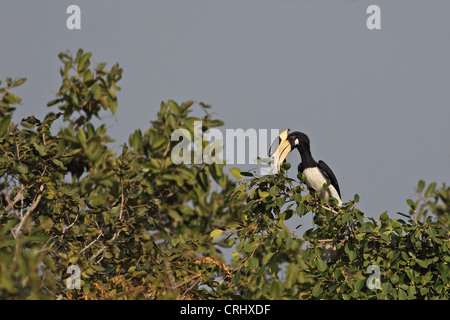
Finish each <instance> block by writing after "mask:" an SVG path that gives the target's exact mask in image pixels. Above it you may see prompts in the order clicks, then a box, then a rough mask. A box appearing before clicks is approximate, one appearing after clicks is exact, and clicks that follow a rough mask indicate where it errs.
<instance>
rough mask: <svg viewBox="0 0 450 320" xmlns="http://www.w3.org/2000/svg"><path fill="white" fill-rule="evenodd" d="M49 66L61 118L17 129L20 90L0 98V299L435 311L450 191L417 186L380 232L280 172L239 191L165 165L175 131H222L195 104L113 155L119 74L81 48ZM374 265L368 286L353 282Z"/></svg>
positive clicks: (220, 170)
mask: <svg viewBox="0 0 450 320" xmlns="http://www.w3.org/2000/svg"><path fill="white" fill-rule="evenodd" d="M58 57H59V59H60V60H61V62H62V67H61V69H60V74H61V77H62V84H61V87H60V89H59V91H58V92H57V94H56V98H55V100H53V101H50V102H49V103H48V106H49V107H50V108H56V107H57V108H58V109H59V112H56V111H57V110H55V112H53V111H51V112H49V113H48V114H47V116H46V117H45V118H44V119H42V120H39V119H37V118H35V117H34V116H30V117H27V118H25V119H23V120H22V121H21V122H20V124H15V123H13V122H12V115H13V112H14V110H15V105H17V104H18V103H20V98H18V97H17V96H15V95H14V94H13V93H12V91H13V89H14V88H15V87H17V86H19V85H21V84H23V83H24V82H25V79H18V80H12V79H11V78H7V79H6V86H5V87H0V95H1V100H0V115H1V119H0V190H1V191H0V192H1V193H0V298H3V299H5V298H8V299H9V298H13V299H229V298H238V297H239V298H248V299H265V298H268V299H299V298H301V299H310V298H328V299H336V298H338V299H340V298H344V299H351V298H358V299H371V298H381V299H403V298H405V299H406V298H422V299H435V298H438V299H448V295H449V280H450V279H449V272H448V271H449V270H448V262H449V252H448V247H449V242H448V239H449V231H448V221H449V220H448V217H449V204H450V188H447V187H446V186H445V185H444V186H442V188H440V189H437V188H436V184H435V183H431V184H429V185H428V187H427V188H425V183H424V182H423V181H420V182H419V186H418V195H420V196H418V199H417V201H413V200H408V201H407V203H408V205H409V206H410V208H411V209H410V212H409V213H408V214H401V216H402V217H403V218H405V219H406V220H405V219H392V218H389V217H388V216H387V214H386V213H383V214H382V215H381V216H380V220H379V221H378V220H374V219H372V218H369V219H368V218H366V217H365V215H364V213H362V212H361V211H360V210H358V208H357V207H356V204H357V202H358V196H357V195H356V196H355V199H354V201H351V202H348V203H346V204H344V206H343V208H342V210H339V211H335V210H332V209H330V208H328V207H327V206H326V205H325V204H324V203H321V202H320V199H316V198H313V197H312V196H311V195H309V194H308V193H307V192H306V191H305V190H304V188H303V185H302V184H301V183H298V182H296V181H294V180H292V179H289V178H288V177H287V176H286V175H285V174H284V170H285V169H287V168H288V167H289V164H284V165H283V170H282V172H281V173H280V174H277V175H274V176H263V177H257V176H255V175H254V174H253V173H250V172H241V171H240V170H239V169H237V168H234V169H232V170H231V174H232V175H233V176H234V178H235V179H236V180H237V181H235V179H234V178H231V177H230V176H229V175H228V173H227V172H225V171H224V164H217V163H213V164H205V163H203V164H183V163H182V164H174V163H173V162H172V160H171V157H170V152H171V150H172V149H173V148H174V147H175V146H176V145H177V143H178V141H172V139H171V135H172V132H173V131H174V130H176V129H185V130H186V131H185V132H189V134H190V135H191V136H193V135H194V132H195V130H201V133H204V132H206V131H207V130H208V129H209V128H212V127H216V126H221V125H223V122H221V121H220V120H217V119H213V118H212V115H211V114H210V113H209V109H210V108H211V106H210V105H208V104H205V103H195V102H193V101H187V102H184V103H181V104H178V103H176V102H175V101H172V100H168V101H166V102H162V103H161V106H160V111H159V112H158V114H157V118H156V119H155V120H153V121H151V122H150V127H149V128H148V130H146V131H145V132H143V133H142V131H141V130H136V131H135V132H134V133H132V134H131V135H130V137H129V139H128V144H123V147H122V150H121V151H120V152H119V153H117V152H115V151H114V150H112V149H111V147H110V144H111V142H113V140H112V139H111V138H110V137H109V136H108V135H107V128H106V126H105V124H101V119H102V112H104V111H108V110H109V111H110V112H111V113H112V114H114V113H115V111H116V109H117V107H118V101H117V91H119V90H120V88H119V87H118V86H117V83H118V82H119V81H120V79H121V76H122V69H121V68H120V67H119V65H118V64H115V65H113V66H112V67H111V68H110V69H109V70H108V69H107V68H106V63H100V64H98V65H96V66H94V67H92V66H91V64H90V58H91V54H90V53H85V52H84V51H83V50H81V49H80V50H79V51H78V52H77V53H76V55H75V56H72V55H70V54H69V53H61V54H59V56H58ZM0 85H1V83H0ZM102 109H103V110H104V111H102ZM198 110H200V111H201V112H203V114H204V115H203V117H195V116H192V114H194V113H195V112H196V111H198ZM94 118H98V119H99V120H100V121H96V122H95V123H99V122H100V124H99V125H95V123H94V122H93V119H94ZM58 119H59V120H58ZM56 120H58V121H61V120H62V125H63V126H62V127H61V128H59V129H55V128H54V123H55V121H56ZM200 120H201V121H202V128H200V129H199V128H196V127H194V122H195V121H200ZM52 132H56V134H54V133H52ZM206 147H207V142H204V141H203V142H202V146H201V148H202V151H203V150H205V148H206ZM299 178H301V177H299ZM294 214H297V215H299V216H301V217H304V216H306V215H312V216H313V220H314V227H313V228H312V229H310V230H308V231H307V232H305V234H304V235H303V237H297V236H295V232H294V231H291V230H289V229H288V228H287V227H286V226H285V221H286V220H288V219H290V218H291V217H292V216H293V215H294ZM224 249H226V250H224ZM230 249H231V250H232V251H233V253H232V254H231V261H227V260H228V259H227V258H228V256H227V255H228V254H227V253H225V252H229V251H230ZM372 265H374V266H377V267H378V268H379V272H380V273H379V279H380V281H379V284H380V289H369V288H368V286H367V285H366V283H367V282H366V281H367V278H368V277H370V273H367V268H368V267H369V266H372ZM72 270H75V273H72ZM77 271H79V273H80V274H79V280H80V281H79V285H80V286H79V288H78V287H77V286H75V287H72V286H70V284H71V283H72V280H73V279H74V278H77V277H78V274H77ZM376 280H377V279H375V281H374V282H373V284H375V285H376V284H377V282H376Z"/></svg>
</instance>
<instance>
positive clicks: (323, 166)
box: [317, 160, 341, 197]
mask: <svg viewBox="0 0 450 320" xmlns="http://www.w3.org/2000/svg"><path fill="white" fill-rule="evenodd" d="M317 167H318V168H319V169H320V170H322V172H323V174H324V175H325V176H326V177H327V178H328V179H330V182H331V185H332V186H333V187H334V188H335V189H336V191H337V193H338V194H339V197H340V196H341V190H339V183H338V181H337V179H336V176H335V175H334V173H333V171H331V169H330V167H329V166H327V164H326V163H325V162H323V161H322V160H319V162H318V163H317Z"/></svg>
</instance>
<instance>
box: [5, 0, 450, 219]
mask: <svg viewBox="0 0 450 320" xmlns="http://www.w3.org/2000/svg"><path fill="white" fill-rule="evenodd" d="M72 4H76V5H78V6H79V7H80V9H81V30H69V29H67V27H66V20H67V18H68V17H69V14H67V13H66V9H67V7H68V6H69V5H72ZM373 4H375V5H378V6H379V7H380V8H381V30H369V29H368V28H367V26H366V20H367V18H368V17H369V14H367V13H366V10H367V7H368V6H370V5H373ZM449 12H450V1H448V0H434V1H429V0H397V1H392V0H390V1H387V0H386V1H375V0H374V1H358V0H353V1H352V0H327V1H325V0H270V1H269V0H239V1H238V0H233V1H229V0H227V1H225V0H221V1H214V0H202V1H198V0H178V1H175V0H173V1H168V0H159V1H156V0H151V1H137V0H133V1H113V0H96V1H87V0H86V1H76V0H71V1H61V0H52V1H50V0H45V1H44V0H42V1H32V0H28V1H24V0H2V3H1V8H0V29H1V30H2V36H1V43H2V45H1V50H0V79H1V80H4V79H5V78H6V77H7V76H10V77H13V78H19V77H27V78H28V81H27V82H26V83H25V84H24V85H23V86H22V87H20V88H18V89H17V90H16V91H15V93H16V94H17V95H19V96H20V97H22V99H23V103H22V106H19V108H18V111H17V114H16V116H15V118H14V119H15V121H18V120H19V119H21V118H22V117H25V116H28V115H30V114H34V115H36V116H37V117H38V118H39V117H41V118H42V117H43V116H44V115H45V114H46V113H47V112H49V111H50V110H51V109H49V108H47V107H46V103H47V102H48V101H50V100H52V99H54V97H55V93H56V92H57V91H58V88H59V86H60V76H59V72H58V70H59V67H60V65H61V63H60V61H59V60H58V58H57V54H58V53H59V52H61V51H67V50H69V51H71V52H72V53H76V51H77V50H78V48H83V49H84V50H85V51H90V52H92V53H93V58H92V60H93V61H94V62H96V63H99V62H103V61H106V62H108V65H109V66H112V64H114V63H116V62H119V64H120V66H121V67H122V68H123V69H124V74H123V78H122V80H121V81H120V82H119V86H120V87H121V88H122V91H121V92H120V93H119V95H118V99H119V108H118V111H117V113H116V115H115V116H114V117H111V116H110V115H109V114H106V116H107V117H106V118H105V121H106V122H107V123H108V124H109V126H110V135H111V136H112V137H113V138H115V139H116V144H115V146H116V147H117V146H119V145H120V144H122V143H124V142H127V141H128V136H129V135H130V134H131V133H133V132H134V130H135V129H138V128H140V129H141V130H143V131H145V130H146V129H147V128H148V127H149V121H150V120H153V119H155V116H156V113H157V111H158V109H159V105H160V102H161V101H163V100H168V99H174V100H176V101H178V102H183V101H186V100H190V99H193V100H195V101H198V102H200V101H203V102H206V103H210V104H212V105H213V111H214V113H215V116H216V117H217V118H219V119H221V120H224V121H225V128H223V130H225V129H238V128H242V129H244V130H246V129H248V128H255V129H268V130H270V129H280V131H282V130H285V129H287V128H290V129H291V130H293V131H302V132H304V133H306V134H307V135H308V136H309V138H310V140H311V149H312V154H313V156H314V157H315V159H316V160H320V159H322V160H324V161H325V162H326V163H327V164H328V165H329V166H330V167H331V168H332V169H333V171H334V173H335V175H336V176H337V178H338V180H339V183H340V188H341V192H342V198H343V201H347V200H350V199H353V195H354V194H355V193H358V194H359V195H360V198H361V200H360V205H359V207H360V209H361V210H363V211H364V212H366V214H367V215H368V216H373V217H376V218H378V217H379V215H380V214H381V213H382V212H384V211H385V210H387V211H388V213H389V214H390V215H391V216H392V217H395V216H396V214H395V213H396V212H397V211H401V212H407V210H408V208H407V205H406V203H405V200H406V199H407V198H413V199H415V198H414V197H415V195H414V191H415V187H416V185H417V182H418V180H419V179H424V180H425V181H426V182H427V183H429V182H432V181H436V182H437V183H438V185H441V184H442V183H443V182H446V183H447V184H448V183H449V182H450V105H449V101H450V22H449V21H450V20H449V18H448V16H449ZM53 111H55V110H53ZM287 160H288V161H289V162H291V164H292V169H291V170H290V175H292V176H295V175H296V168H297V164H298V163H299V162H300V156H299V154H298V153H297V152H295V153H292V154H291V155H290V156H289V157H288V158H287Z"/></svg>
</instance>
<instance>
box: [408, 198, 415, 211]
mask: <svg viewBox="0 0 450 320" xmlns="http://www.w3.org/2000/svg"><path fill="white" fill-rule="evenodd" d="M406 203H407V204H408V206H409V207H410V208H411V209H413V210H415V209H416V205H415V204H414V201H412V200H411V199H406Z"/></svg>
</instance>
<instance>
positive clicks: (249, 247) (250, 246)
mask: <svg viewBox="0 0 450 320" xmlns="http://www.w3.org/2000/svg"><path fill="white" fill-rule="evenodd" d="M255 247H256V243H254V242H250V243H247V244H246V245H245V246H244V251H245V252H252V251H253V250H255Z"/></svg>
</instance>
